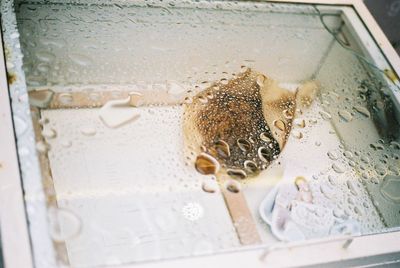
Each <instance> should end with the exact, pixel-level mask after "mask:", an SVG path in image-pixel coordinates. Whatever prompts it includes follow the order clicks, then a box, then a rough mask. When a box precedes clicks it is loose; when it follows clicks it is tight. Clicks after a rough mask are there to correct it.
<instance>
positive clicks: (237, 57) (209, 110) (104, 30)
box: [4, 1, 400, 267]
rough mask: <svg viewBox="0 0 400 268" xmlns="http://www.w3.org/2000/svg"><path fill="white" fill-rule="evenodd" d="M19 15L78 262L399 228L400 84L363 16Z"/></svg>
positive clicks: (58, 223)
mask: <svg viewBox="0 0 400 268" xmlns="http://www.w3.org/2000/svg"><path fill="white" fill-rule="evenodd" d="M16 16H17V22H18V31H19V34H20V36H19V40H20V43H21V49H22V53H23V68H24V74H25V77H26V85H27V88H28V91H29V100H30V104H31V107H32V110H31V112H32V120H33V126H34V130H35V140H36V148H37V151H38V155H39V161H40V165H41V171H42V176H43V187H44V189H45V193H46V197H47V199H46V201H47V207H48V218H49V229H50V230H49V232H50V235H51V237H52V239H53V241H54V246H55V248H56V250H57V253H58V257H59V258H60V260H61V261H62V262H64V263H69V264H70V265H71V266H73V267H93V266H98V265H110V264H121V263H131V262H140V261H149V260H160V259H168V258H176V257H188V256H194V255H199V254H215V253H218V252H223V251H226V250H238V249H241V248H247V247H258V246H270V245H273V244H274V243H277V242H278V241H281V240H282V241H299V240H307V239H315V238H322V237H328V236H334V235H343V234H346V235H347V234H348V235H362V234H370V233H377V232H383V231H387V230H390V229H391V228H394V227H397V226H399V225H400V217H399V216H400V215H399V210H400V195H399V193H400V177H399V172H400V171H399V166H400V160H399V157H400V156H399V154H400V143H399V142H400V139H399V121H398V120H399V117H398V115H399V112H398V109H399V107H400V106H399V103H398V99H399V98H398V94H399V92H398V90H399V84H398V80H397V82H396V79H397V78H396V76H395V74H394V72H393V71H391V69H390V68H389V67H388V66H389V65H388V64H387V62H386V60H385V59H384V57H383V56H382V55H381V54H380V51H379V49H378V48H377V46H376V44H375V43H373V42H372V41H371V40H372V39H371V37H370V36H369V34H368V32H367V30H366V29H365V28H364V26H363V24H362V23H361V21H360V20H359V18H358V16H357V14H356V13H355V12H354V10H352V9H351V8H350V7H341V6H329V7H328V6H314V5H298V4H296V5H295V4H269V3H259V2H257V3H253V2H197V1H193V2H191V1H188V2H185V3H180V2H179V1H178V2H170V1H169V2H165V3H163V2H161V3H158V2H157V3H150V2H148V1H143V2H140V1H139V2H135V3H134V4H128V3H120V4H113V5H111V4H107V3H106V2H104V4H100V3H99V2H95V3H91V4H84V3H66V2H65V3H64V2H62V3H52V2H40V1H37V2H36V1H35V2H24V1H22V2H20V3H19V4H18V5H17V8H16ZM4 34H7V32H5V33H4ZM396 83H397V84H396ZM27 202H28V203H29V200H28V201H27ZM31 230H32V229H31Z"/></svg>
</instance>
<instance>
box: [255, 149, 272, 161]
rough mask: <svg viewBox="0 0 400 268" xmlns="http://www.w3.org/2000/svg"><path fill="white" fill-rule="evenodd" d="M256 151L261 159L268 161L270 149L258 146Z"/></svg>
mask: <svg viewBox="0 0 400 268" xmlns="http://www.w3.org/2000/svg"><path fill="white" fill-rule="evenodd" d="M257 153H258V157H259V158H260V159H261V160H262V161H264V162H267V163H269V161H270V159H271V152H270V150H268V149H267V148H265V147H260V148H258V151H257Z"/></svg>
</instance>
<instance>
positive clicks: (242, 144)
mask: <svg viewBox="0 0 400 268" xmlns="http://www.w3.org/2000/svg"><path fill="white" fill-rule="evenodd" d="M236 143H237V145H238V146H239V148H240V150H242V151H243V152H248V151H250V149H251V144H250V142H248V141H247V140H245V139H241V138H240V139H238V140H237V141H236Z"/></svg>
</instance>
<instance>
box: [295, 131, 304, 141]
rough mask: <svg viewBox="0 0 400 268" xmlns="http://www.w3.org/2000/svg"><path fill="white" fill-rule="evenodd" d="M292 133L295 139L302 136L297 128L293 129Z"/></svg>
mask: <svg viewBox="0 0 400 268" xmlns="http://www.w3.org/2000/svg"><path fill="white" fill-rule="evenodd" d="M292 135H293V137H295V138H296V139H301V138H303V133H301V132H300V131H298V130H293V131H292Z"/></svg>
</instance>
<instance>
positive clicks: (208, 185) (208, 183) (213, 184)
mask: <svg viewBox="0 0 400 268" xmlns="http://www.w3.org/2000/svg"><path fill="white" fill-rule="evenodd" d="M201 188H202V189H203V191H204V192H207V193H215V192H217V191H218V190H219V187H218V183H217V181H216V180H213V179H207V180H205V181H203V183H202V186H201Z"/></svg>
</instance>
